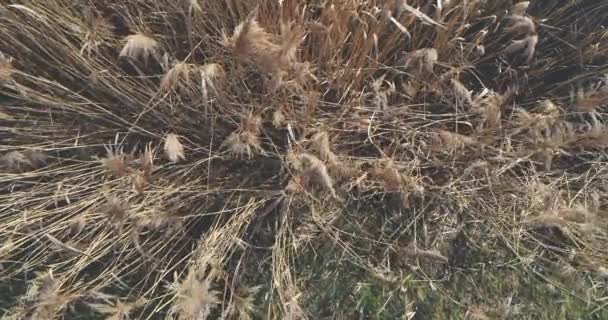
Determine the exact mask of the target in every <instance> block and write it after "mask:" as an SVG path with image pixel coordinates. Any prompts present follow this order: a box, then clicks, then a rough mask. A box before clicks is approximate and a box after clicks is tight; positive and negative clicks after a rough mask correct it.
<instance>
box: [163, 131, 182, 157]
mask: <svg viewBox="0 0 608 320" xmlns="http://www.w3.org/2000/svg"><path fill="white" fill-rule="evenodd" d="M164 149H165V155H166V156H167V158H168V159H169V160H170V161H171V162H179V161H181V160H186V155H185V154H184V146H183V145H182V143H181V142H180V141H179V136H178V135H176V134H175V133H169V134H167V136H166V137H165V145H164Z"/></svg>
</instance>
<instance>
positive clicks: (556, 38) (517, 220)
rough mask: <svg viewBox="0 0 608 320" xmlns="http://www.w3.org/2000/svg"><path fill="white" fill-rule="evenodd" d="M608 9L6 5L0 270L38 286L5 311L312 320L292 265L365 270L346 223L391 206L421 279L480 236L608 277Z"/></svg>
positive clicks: (163, 2) (26, 1) (198, 0)
mask: <svg viewBox="0 0 608 320" xmlns="http://www.w3.org/2000/svg"><path fill="white" fill-rule="evenodd" d="M516 2H517V3H516ZM607 13H608V3H606V2H604V1H593V0H589V1H566V0H564V1H540V0H537V1H530V2H518V1H483V0H470V1H454V0H452V1H447V0H444V1H424V0H410V1H375V0H360V1H354V0H353V1H345V0H340V1H328V2H320V1H288V0H286V1H260V2H259V3H258V2H254V1H238V0H236V1H224V2H222V1H202V0H189V1H185V0H184V1H182V0H180V1H168V0H155V1H121V0H115V1H97V0H91V1H71V0H70V1H68V0H49V1H36V0H23V1H17V0H15V1H5V2H4V4H2V5H0V137H1V142H0V170H1V171H0V172H1V173H2V174H1V175H0V187H1V191H0V197H1V201H0V263H1V264H0V274H1V279H2V280H1V281H2V282H5V283H12V282H13V281H17V280H19V281H29V288H28V289H27V291H26V292H22V293H20V294H21V296H20V297H18V298H16V299H15V302H14V303H13V304H12V306H11V307H10V309H9V310H7V311H6V315H5V317H7V318H10V317H13V318H14V319H21V318H27V317H29V318H30V319H55V318H58V317H61V316H62V315H69V314H73V313H74V312H78V310H84V309H87V310H92V312H96V313H99V314H103V315H105V316H107V317H108V318H110V319H128V318H142V319H153V318H158V317H167V318H178V319H205V318H217V317H226V318H235V319H252V318H259V317H267V318H274V319H302V318H310V319H316V318H317V317H316V316H317V315H315V314H312V313H311V312H312V311H311V310H309V309H307V304H306V301H307V299H308V298H310V297H309V296H308V295H309V294H310V292H308V290H312V289H311V288H310V285H309V284H307V283H306V281H307V279H306V278H303V277H300V276H299V275H298V274H297V273H296V272H295V266H294V264H296V263H297V261H298V256H299V255H300V254H301V253H302V252H303V251H305V250H309V248H311V247H313V248H314V246H315V243H319V242H324V241H331V242H333V243H335V245H336V247H338V248H342V249H343V252H345V254H346V256H347V258H348V259H350V260H352V261H354V263H357V264H359V265H368V264H369V263H371V262H370V261H373V259H369V258H370V257H365V256H362V255H361V254H360V253H357V250H356V248H355V247H354V245H353V244H352V243H349V241H348V240H345V239H348V237H345V234H346V233H347V231H343V230H341V227H340V225H339V224H338V223H337V221H339V220H340V219H341V218H342V217H344V212H345V211H348V210H350V209H349V208H354V207H356V206H358V205H360V204H363V203H371V202H373V201H379V202H380V203H384V202H388V199H390V198H396V199H398V201H397V202H398V204H397V208H398V211H399V212H401V213H402V214H405V213H412V212H415V214H412V215H409V216H407V217H406V218H403V219H404V220H403V221H402V222H401V223H402V225H403V230H404V231H403V232H402V233H400V236H398V237H392V238H391V237H389V238H386V239H385V238H378V239H374V241H377V243H378V250H380V248H386V247H387V246H388V249H387V250H389V249H390V250H392V251H395V252H400V255H401V256H402V257H404V259H405V260H408V261H410V262H409V263H410V264H423V262H422V261H423V260H425V261H427V262H429V261H430V262H429V263H430V264H439V265H445V266H447V268H448V269H450V268H454V267H456V266H455V262H454V259H453V257H450V256H448V254H447V253H446V252H445V250H444V251H443V252H442V250H443V249H444V248H445V245H446V243H447V242H448V241H450V235H451V234H453V233H454V230H457V229H459V228H460V229H462V228H465V227H467V228H469V227H470V228H472V230H473V231H471V239H472V241H473V242H476V241H478V240H479V241H482V240H483V239H484V237H491V238H499V239H502V240H503V241H505V242H506V243H508V244H509V245H511V246H512V247H511V248H512V249H513V250H514V251H515V252H516V253H515V254H516V255H517V254H518V252H519V251H520V250H525V248H528V249H529V248H537V249H538V248H543V250H537V251H536V252H541V251H542V253H538V254H537V255H536V256H535V259H540V260H547V261H549V260H551V261H553V260H554V257H556V256H557V257H563V258H564V259H569V260H568V261H569V263H570V264H572V265H574V266H577V268H579V269H578V270H580V272H583V271H584V272H590V273H591V274H600V275H601V273H602V270H604V271H603V272H605V270H606V269H605V268H606V267H608V252H607V250H606V246H605V241H606V238H607V232H606V230H607V229H606V224H605V223H606V218H607V216H606V211H605V210H606V203H607V202H606V201H607V199H608V198H607V197H608V194H607V193H606V184H605V181H608V180H606V179H608V173H607V170H606V147H607V146H608V127H607V125H606V114H605V107H606V105H608V78H606V72H608V59H607V58H608V45H607V43H608V42H607V40H608V32H607V31H606V28H605V27H606V21H605V19H604V17H605V16H606V14H607ZM378 199H380V200H378ZM367 214H369V215H374V214H380V213H379V212H368V213H367ZM467 219H468V220H467ZM481 225H483V226H484V227H485V229H484V230H486V231H484V232H489V233H488V234H482V235H479V236H478V238H475V232H476V230H477V231H478V230H480V229H478V226H481ZM417 228H420V229H417ZM420 230H424V232H421V231H420ZM362 232H363V233H364V230H363V231H362ZM472 245H473V246H474V245H475V243H473V244H472ZM520 247H521V249H520ZM408 270H409V269H408ZM411 272H413V273H415V270H413V271H411ZM261 275H267V277H265V278H264V277H261ZM260 277H261V278H262V279H260Z"/></svg>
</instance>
